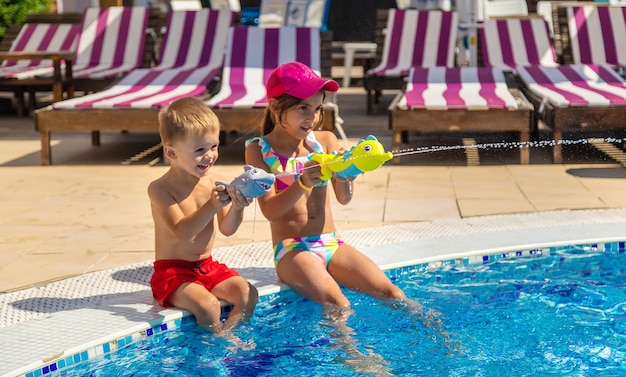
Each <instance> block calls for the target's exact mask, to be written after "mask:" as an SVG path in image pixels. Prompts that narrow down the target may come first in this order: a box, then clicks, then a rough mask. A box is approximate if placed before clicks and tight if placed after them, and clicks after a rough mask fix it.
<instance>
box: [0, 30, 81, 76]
mask: <svg viewBox="0 0 626 377" xmlns="http://www.w3.org/2000/svg"><path fill="white" fill-rule="evenodd" d="M79 30H80V27H79V25H77V24H54V23H26V24H24V25H23V26H22V27H21V28H20V32H19V34H18V35H17V38H16V39H15V40H14V41H13V43H12V44H11V48H10V49H9V52H58V51H70V52H71V51H74V50H75V48H76V40H77V36H78V32H79ZM52 69H53V68H52V62H51V61H50V60H5V61H3V62H2V64H0V78H3V79H10V78H14V79H25V78H32V77H35V76H37V75H41V74H46V73H47V74H51V73H52Z"/></svg>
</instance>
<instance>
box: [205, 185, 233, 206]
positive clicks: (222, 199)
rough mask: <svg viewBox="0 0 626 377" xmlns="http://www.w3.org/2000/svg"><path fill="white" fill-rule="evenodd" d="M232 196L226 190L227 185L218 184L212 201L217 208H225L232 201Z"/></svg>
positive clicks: (214, 189)
mask: <svg viewBox="0 0 626 377" xmlns="http://www.w3.org/2000/svg"><path fill="white" fill-rule="evenodd" d="M231 201H232V200H231V197H230V195H229V194H228V191H227V190H226V186H224V185H217V186H215V187H214V188H213V193H212V195H211V200H210V202H211V203H212V204H214V205H215V206H216V207H217V208H223V207H225V206H227V205H228V204H229V203H230V202H231Z"/></svg>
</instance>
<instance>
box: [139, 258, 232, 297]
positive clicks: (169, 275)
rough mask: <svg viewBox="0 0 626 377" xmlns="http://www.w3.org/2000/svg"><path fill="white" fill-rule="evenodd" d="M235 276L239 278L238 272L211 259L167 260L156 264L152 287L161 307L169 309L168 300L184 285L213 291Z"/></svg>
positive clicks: (151, 282) (151, 281) (151, 280)
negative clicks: (200, 286)
mask: <svg viewBox="0 0 626 377" xmlns="http://www.w3.org/2000/svg"><path fill="white" fill-rule="evenodd" d="M233 276H239V274H238V273H237V271H235V270H231V269H230V268H229V267H228V266H226V265H225V264H222V263H219V262H216V261H214V260H213V258H211V257H208V258H207V259H204V260H201V261H197V262H187V261H183V260H174V259H165V260H158V261H155V262H154V274H152V278H151V279H150V286H151V287H152V295H153V296H154V298H155V299H156V300H157V301H158V303H159V305H161V306H163V307H166V308H167V307H172V304H171V303H170V302H169V300H168V298H169V297H170V295H171V294H172V293H174V291H175V290H177V289H178V287H180V286H181V285H182V284H183V283H197V284H200V285H202V286H204V287H205V288H206V289H207V290H208V291H211V290H212V289H213V288H215V286H216V285H218V284H219V283H221V282H223V281H224V280H226V279H228V278H231V277H233Z"/></svg>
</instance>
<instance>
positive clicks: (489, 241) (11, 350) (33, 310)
mask: <svg viewBox="0 0 626 377" xmlns="http://www.w3.org/2000/svg"><path fill="white" fill-rule="evenodd" d="M341 235H342V237H343V238H344V240H345V241H346V242H348V243H351V244H353V245H354V246H356V247H358V248H359V249H360V250H362V251H363V252H364V253H366V254H367V255H368V256H369V257H370V258H372V259H373V260H374V261H375V262H376V263H377V264H378V265H379V266H381V268H383V269H385V270H389V269H395V268H400V267H404V266H411V265H418V264H422V263H427V262H434V261H440V260H450V259H461V258H468V257H472V256H477V255H489V254H494V253H504V252H508V251H519V250H531V249H536V248H540V247H551V246H560V245H568V244H589V243H609V242H618V241H626V209H606V210H564V211H551V212H539V213H532V214H519V215H500V216H484V217H475V218H468V219H460V220H438V221H432V222H419V223H405V224H396V225H387V226H382V227H376V228H367V229H357V230H347V231H342V232H341ZM215 256H216V258H217V259H218V260H220V261H223V262H225V263H226V264H228V265H230V266H232V267H234V268H236V269H237V270H238V271H239V272H240V273H241V274H242V275H243V276H244V277H245V278H247V279H248V280H249V281H251V282H252V283H253V284H254V285H255V286H257V288H258V289H259V292H260V294H261V295H267V294H272V293H275V292H277V291H279V290H280V289H282V288H284V287H283V286H282V285H281V284H280V283H279V282H278V279H277V277H276V274H275V272H274V266H273V261H272V252H271V244H270V243H269V242H259V243H251V244H242V245H237V246H232V247H225V248H220V249H216V250H215ZM150 274H151V262H150V261H148V262H144V263H138V264H132V265H127V266H123V267H119V268H115V269H110V270H105V271H100V272H95V273H91V274H86V275H82V276H78V277H75V278H70V279H65V280H61V281H57V282H52V283H49V284H46V285H43V286H40V287H35V288H29V289H24V290H20V291H15V292H9V293H5V294H1V295H0V307H1V308H2V312H1V313H0V339H2V340H1V341H0V377H9V376H20V375H24V374H25V373H27V372H29V371H32V370H33V369H36V368H39V367H42V366H44V365H45V364H46V363H49V362H50V361H52V360H55V359H58V358H61V357H62V356H64V357H67V356H69V355H72V354H74V353H77V352H80V351H83V350H86V349H89V348H91V347H95V346H97V345H100V344H103V343H105V342H107V341H111V340H113V339H118V338H121V337H124V336H125V335H128V334H131V333H136V332H139V331H142V330H145V329H146V328H149V327H150V326H154V325H155V324H157V323H161V322H169V321H172V320H174V319H177V318H181V317H182V316H183V312H181V311H179V310H174V309H163V308H160V307H159V306H158V305H156V303H155V302H154V300H153V298H152V294H151V292H150V287H149V285H148V281H149V278H150Z"/></svg>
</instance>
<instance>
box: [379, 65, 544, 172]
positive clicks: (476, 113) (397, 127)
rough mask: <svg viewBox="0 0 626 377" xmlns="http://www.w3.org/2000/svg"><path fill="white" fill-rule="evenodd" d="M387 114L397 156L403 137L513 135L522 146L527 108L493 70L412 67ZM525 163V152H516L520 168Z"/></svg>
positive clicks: (527, 121)
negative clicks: (412, 134) (418, 134)
mask: <svg viewBox="0 0 626 377" xmlns="http://www.w3.org/2000/svg"><path fill="white" fill-rule="evenodd" d="M389 110H390V116H389V127H390V128H391V130H392V134H393V149H394V150H398V149H399V148H400V147H401V144H402V142H403V135H406V134H407V133H408V132H409V131H417V132H517V133H519V135H520V136H519V140H520V142H522V143H525V142H528V141H529V137H530V122H531V115H532V110H533V108H532V106H531V104H530V103H529V102H528V101H527V100H526V98H524V96H523V95H522V94H521V93H520V92H519V90H516V89H514V88H509V87H508V85H507V82H506V80H505V77H504V73H503V72H502V70H500V69H498V68H487V67H452V68H448V67H431V68H421V67H416V68H412V69H411V71H410V73H409V77H408V80H407V86H406V88H405V90H404V91H403V92H402V93H400V94H398V96H396V98H395V99H394V100H393V101H392V103H391V105H390V106H389ZM529 159H530V153H529V149H528V148H524V147H523V148H520V163H522V164H527V163H528V162H529ZM399 162H400V159H399V157H395V158H394V163H396V164H397V163H399Z"/></svg>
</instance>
